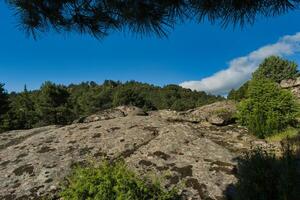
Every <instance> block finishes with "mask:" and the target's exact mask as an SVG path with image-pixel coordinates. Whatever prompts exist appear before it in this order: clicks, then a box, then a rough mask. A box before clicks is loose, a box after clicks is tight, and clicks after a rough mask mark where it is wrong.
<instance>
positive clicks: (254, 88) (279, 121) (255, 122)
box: [237, 79, 298, 138]
mask: <svg viewBox="0 0 300 200" xmlns="http://www.w3.org/2000/svg"><path fill="white" fill-rule="evenodd" d="M247 95H248V96H247V99H245V100H243V101H241V103H240V104H239V106H238V114H237V116H238V119H239V122H240V123H241V124H242V125H244V126H246V127H247V128H248V129H249V130H250V131H251V132H252V133H254V134H255V135H256V136H258V137H260V138H264V137H265V136H269V135H272V134H274V133H277V132H279V131H282V130H284V129H286V128H287V127H288V126H289V125H290V124H293V123H294V121H295V118H296V115H297V109H298V108H297V104H296V101H295V99H294V96H293V95H292V93H291V92H290V91H286V90H282V89H280V88H279V86H278V85H277V84H276V83H274V82H272V81H271V80H268V79H261V80H252V81H251V82H250V85H249V88H248V93H247Z"/></svg>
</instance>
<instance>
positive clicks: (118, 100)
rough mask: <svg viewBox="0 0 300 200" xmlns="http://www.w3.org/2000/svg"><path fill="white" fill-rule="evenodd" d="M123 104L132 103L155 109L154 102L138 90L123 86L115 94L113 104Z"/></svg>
mask: <svg viewBox="0 0 300 200" xmlns="http://www.w3.org/2000/svg"><path fill="white" fill-rule="evenodd" d="M121 105H131V106H137V107H140V108H143V109H145V110H152V109H154V107H153V105H152V103H151V102H150V101H148V100H146V99H145V98H143V97H142V96H141V95H140V94H139V93H138V92H137V91H135V90H134V89H133V88H127V87H123V88H120V89H119V90H118V91H116V93H115V94H114V98H113V106H114V107H117V106H121Z"/></svg>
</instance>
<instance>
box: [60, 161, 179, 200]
mask: <svg viewBox="0 0 300 200" xmlns="http://www.w3.org/2000/svg"><path fill="white" fill-rule="evenodd" d="M61 197H62V198H63V199H64V200H83V199H89V200H93V199H95V200H96V199H97V200H98V199H99V200H115V199H116V200H150V199H153V200H175V199H180V198H179V196H178V195H177V192H176V190H175V189H173V190H171V191H166V190H164V189H163V188H162V187H161V185H160V184H159V183H157V182H156V183H153V182H150V181H145V180H143V179H141V178H139V177H137V176H136V175H135V174H134V173H133V172H132V171H130V170H128V168H127V167H126V165H125V164H124V162H117V163H115V164H109V163H108V162H104V163H101V164H100V165H96V166H95V165H91V166H87V167H78V168H76V169H75V170H74V172H73V173H72V175H71V176H70V177H69V178H68V184H67V185H66V187H65V188H63V190H62V192H61Z"/></svg>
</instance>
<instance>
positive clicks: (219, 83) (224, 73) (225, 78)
mask: <svg viewBox="0 0 300 200" xmlns="http://www.w3.org/2000/svg"><path fill="white" fill-rule="evenodd" d="M297 52H300V32H299V33H296V34H295V35H287V36H284V37H282V38H281V39H279V41H278V42H277V43H274V44H270V45H266V46H263V47H261V48H259V49H257V50H255V51H253V52H251V53H250V54H248V55H247V56H244V57H239V58H235V59H233V60H231V61H230V62H229V67H228V68H227V69H224V70H221V71H219V72H217V73H215V74H213V75H212V76H210V77H206V78H203V79H202V80H200V81H186V82H183V83H181V84H180V85H181V86H182V87H184V88H190V89H192V90H198V91H205V92H208V93H211V94H220V95H224V94H226V93H228V92H229V91H230V90H231V89H235V88H238V87H239V86H241V85H242V84H243V83H244V82H246V81H247V80H249V79H250V78H251V75H252V73H253V72H254V71H255V70H256V69H257V67H258V65H259V64H260V63H261V62H262V61H263V60H264V59H265V58H266V57H269V56H271V55H278V56H289V55H293V54H295V53H297Z"/></svg>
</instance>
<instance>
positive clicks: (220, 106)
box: [160, 101, 236, 126]
mask: <svg viewBox="0 0 300 200" xmlns="http://www.w3.org/2000/svg"><path fill="white" fill-rule="evenodd" d="M235 113H236V103H235V102H233V101H220V102H216V103H213V104H210V105H206V106H202V107H199V108H195V109H192V110H188V111H184V112H176V111H170V110H164V111H160V114H161V116H162V117H163V118H166V119H167V120H169V121H178V122H180V121H181V122H184V121H185V122H191V123H201V122H209V123H211V124H212V125H218V126H225V125H228V124H231V123H232V122H234V121H235Z"/></svg>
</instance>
